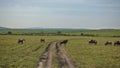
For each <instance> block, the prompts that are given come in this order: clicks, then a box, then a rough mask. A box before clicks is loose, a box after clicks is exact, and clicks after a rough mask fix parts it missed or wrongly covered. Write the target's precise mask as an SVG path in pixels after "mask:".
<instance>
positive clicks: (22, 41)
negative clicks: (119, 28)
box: [18, 38, 120, 46]
mask: <svg viewBox="0 0 120 68" xmlns="http://www.w3.org/2000/svg"><path fill="white" fill-rule="evenodd" d="M24 41H25V39H23V38H20V39H18V44H23V43H24ZM40 42H41V43H44V42H45V39H43V38H42V39H40ZM67 42H68V40H63V41H61V44H66V43H67ZM88 43H89V44H95V45H97V43H98V42H97V41H96V40H89V42H88ZM112 44H114V46H118V45H120V41H115V42H112V41H106V42H105V43H104V45H112Z"/></svg>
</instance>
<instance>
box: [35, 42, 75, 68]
mask: <svg viewBox="0 0 120 68" xmlns="http://www.w3.org/2000/svg"><path fill="white" fill-rule="evenodd" d="M61 42H63V41H54V42H51V43H49V44H48V46H47V47H46V49H45V51H44V52H43V54H42V55H41V56H40V59H39V62H38V64H37V68H54V67H53V59H58V68H76V66H75V64H74V63H73V61H72V60H71V59H70V58H69V56H68V55H67V52H66V51H65V49H64V48H63V47H62V43H61ZM55 46H56V55H57V56H58V57H57V58H55V57H53V54H54V52H53V50H54V47H55Z"/></svg>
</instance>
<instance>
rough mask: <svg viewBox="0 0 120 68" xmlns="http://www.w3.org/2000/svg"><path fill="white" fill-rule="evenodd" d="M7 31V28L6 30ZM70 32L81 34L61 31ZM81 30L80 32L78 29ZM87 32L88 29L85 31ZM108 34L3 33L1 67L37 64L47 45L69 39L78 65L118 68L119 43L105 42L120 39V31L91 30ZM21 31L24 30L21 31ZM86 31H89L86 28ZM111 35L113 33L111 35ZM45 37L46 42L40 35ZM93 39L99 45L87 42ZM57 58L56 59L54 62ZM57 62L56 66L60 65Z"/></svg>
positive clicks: (71, 54) (69, 48)
mask: <svg viewBox="0 0 120 68" xmlns="http://www.w3.org/2000/svg"><path fill="white" fill-rule="evenodd" d="M6 32H7V31H6ZM62 32H63V33H64V32H66V33H69V34H74V33H75V34H80V33H81V32H80V33H79V31H73V32H70V31H62ZM77 32H78V33H77ZM83 32H84V33H85V31H83ZM89 32H90V33H96V34H97V33H98V34H99V35H101V36H102V35H103V36H106V37H90V36H32V35H31V36H27V35H0V68H36V64H37V63H38V61H39V56H40V55H41V54H42V52H43V51H44V50H45V47H46V46H47V45H48V43H50V42H51V41H54V40H62V39H69V42H68V44H67V45H66V46H64V48H65V49H66V51H67V53H68V55H69V57H70V58H72V60H73V61H74V63H75V64H76V66H78V68H119V67H120V46H113V45H112V46H105V45H104V43H105V41H108V40H109V41H113V42H114V41H116V40H120V37H112V36H113V35H115V36H119V35H120V32H119V31H114V32H112V33H111V31H108V32H107V31H106V32H105V31H104V32H102V31H96V32H95V31H88V33H89ZM20 33H21V32H20ZM86 33H87V32H86ZM88 33H87V34H88ZM108 36H111V37H108ZM21 37H23V38H25V39H26V41H25V43H24V44H23V45H20V44H17V40H18V38H21ZM40 38H45V39H46V42H45V43H40V41H39V39H40ZM90 39H95V40H97V41H98V45H92V44H88V41H89V40H90ZM55 62H57V61H56V60H54V63H55ZM56 65H57V64H54V68H57V66H56Z"/></svg>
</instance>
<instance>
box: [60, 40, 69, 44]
mask: <svg viewBox="0 0 120 68" xmlns="http://www.w3.org/2000/svg"><path fill="white" fill-rule="evenodd" d="M67 42H68V40H63V41H61V42H60V44H67Z"/></svg>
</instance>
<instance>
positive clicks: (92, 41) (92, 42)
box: [89, 40, 97, 45]
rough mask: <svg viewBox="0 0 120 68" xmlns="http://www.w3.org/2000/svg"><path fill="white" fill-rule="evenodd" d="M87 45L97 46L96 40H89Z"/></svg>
mask: <svg viewBox="0 0 120 68" xmlns="http://www.w3.org/2000/svg"><path fill="white" fill-rule="evenodd" d="M89 43H90V44H95V45H96V44H97V41H96V40H90V41H89Z"/></svg>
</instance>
